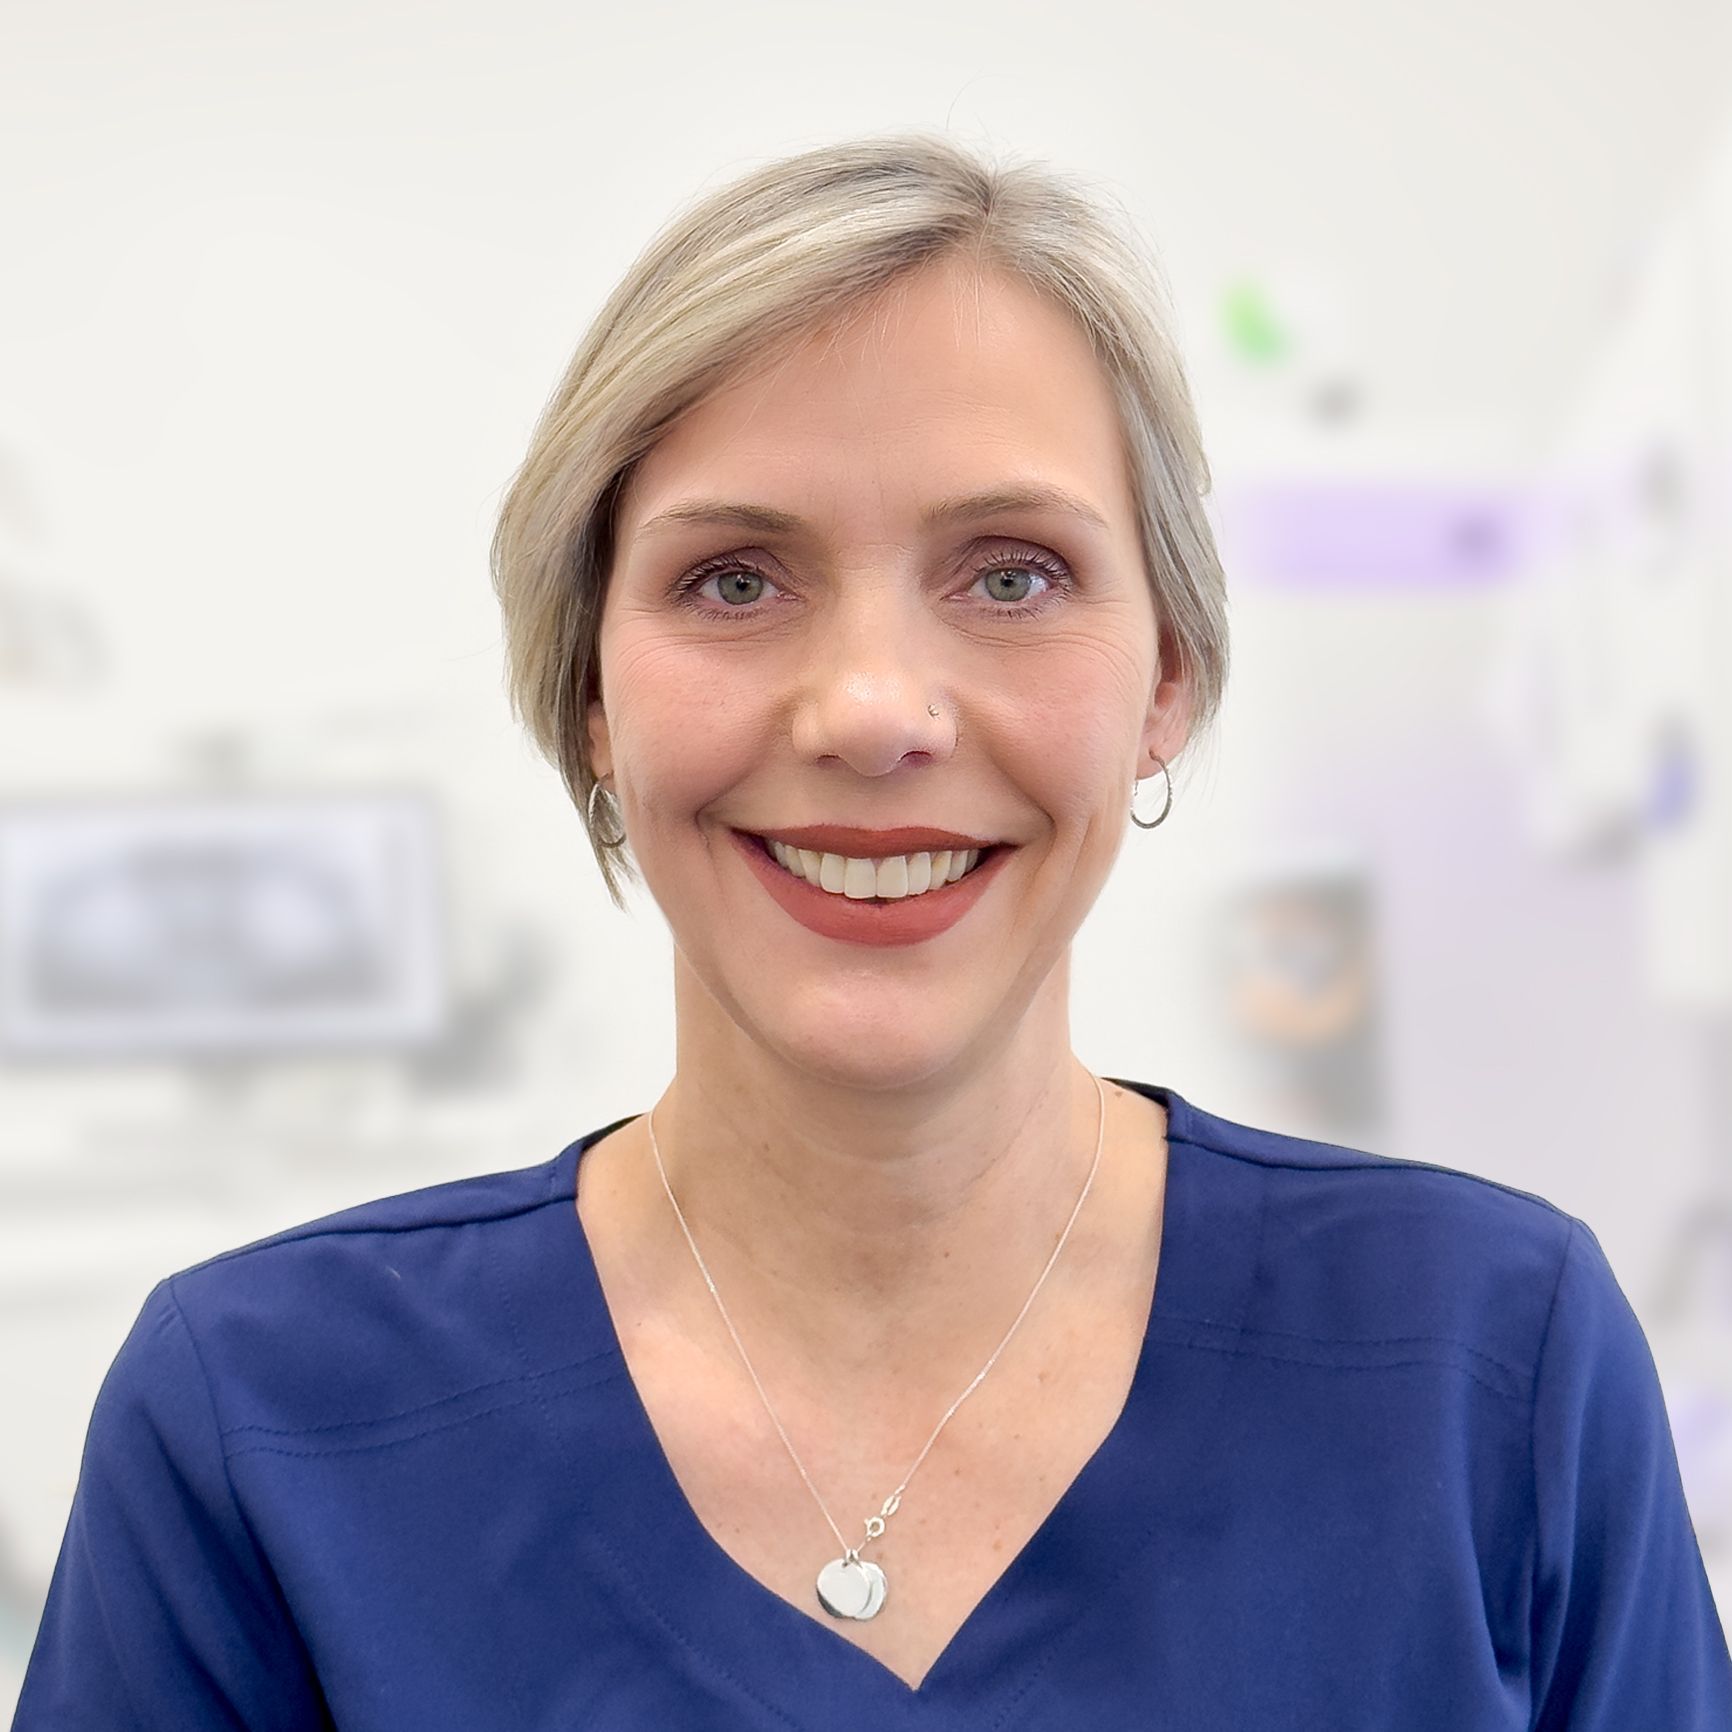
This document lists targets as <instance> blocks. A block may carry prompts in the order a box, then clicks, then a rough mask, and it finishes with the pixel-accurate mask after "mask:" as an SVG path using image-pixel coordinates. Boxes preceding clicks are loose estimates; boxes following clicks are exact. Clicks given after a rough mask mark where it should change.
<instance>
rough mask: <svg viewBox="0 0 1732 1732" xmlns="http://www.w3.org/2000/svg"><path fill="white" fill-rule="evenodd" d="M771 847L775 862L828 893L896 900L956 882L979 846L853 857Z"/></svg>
mask: <svg viewBox="0 0 1732 1732" xmlns="http://www.w3.org/2000/svg"><path fill="white" fill-rule="evenodd" d="M769 846H770V852H771V853H772V854H773V855H774V856H775V857H776V860H777V862H778V863H779V864H780V865H782V866H784V867H785V868H786V869H787V870H788V871H790V872H792V873H793V874H794V876H795V877H796V878H804V879H805V880H806V882H807V883H808V884H816V885H817V886H818V887H819V888H820V889H823V890H828V891H829V892H830V894H831V895H832V896H846V897H848V898H849V899H850V900H851V901H855V902H863V901H866V900H867V899H869V898H871V897H874V896H878V897H884V898H886V899H889V900H899V899H901V898H902V897H904V896H923V895H924V894H925V893H926V892H927V891H928V890H939V889H942V888H943V887H944V886H945V885H946V884H954V883H955V882H956V880H957V879H958V878H960V877H962V876H963V875H964V874H965V873H967V872H969V871H971V870H972V869H973V868H974V867H975V866H976V865H978V864H979V862H980V856H981V850H980V849H979V848H957V849H949V848H944V849H940V850H939V851H938V852H936V853H930V854H893V855H891V856H890V857H889V858H888V859H883V860H854V859H850V858H849V857H848V856H847V855H844V854H818V853H814V852H813V851H812V850H811V849H810V848H790V847H788V846H787V845H786V844H785V843H782V842H771V843H770V845H769Z"/></svg>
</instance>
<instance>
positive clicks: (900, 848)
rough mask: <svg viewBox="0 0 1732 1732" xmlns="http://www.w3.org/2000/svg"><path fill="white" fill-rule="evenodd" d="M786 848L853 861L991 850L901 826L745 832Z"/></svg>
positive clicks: (986, 840)
mask: <svg viewBox="0 0 1732 1732" xmlns="http://www.w3.org/2000/svg"><path fill="white" fill-rule="evenodd" d="M741 834H743V835H751V836H764V837H767V838H768V839H769V840H770V841H772V842H785V843H786V844H787V845H788V846H789V847H790V848H810V849H811V850H812V852H813V853H814V854H846V855H848V856H849V857H850V858H851V859H855V860H882V859H883V858H884V857H885V855H887V854H926V853H931V852H933V851H934V850H936V849H939V848H991V847H995V846H996V843H995V842H994V841H993V839H992V837H990V836H964V835H962V834H961V833H960V832H959V831H956V830H929V829H923V828H921V827H920V826H919V825H915V824H904V825H902V826H901V827H900V828H899V829H895V830H861V829H856V828H855V827H853V826H852V825H848V824H801V825H797V826H796V827H795V828H794V829H792V830H749V831H742V832H741Z"/></svg>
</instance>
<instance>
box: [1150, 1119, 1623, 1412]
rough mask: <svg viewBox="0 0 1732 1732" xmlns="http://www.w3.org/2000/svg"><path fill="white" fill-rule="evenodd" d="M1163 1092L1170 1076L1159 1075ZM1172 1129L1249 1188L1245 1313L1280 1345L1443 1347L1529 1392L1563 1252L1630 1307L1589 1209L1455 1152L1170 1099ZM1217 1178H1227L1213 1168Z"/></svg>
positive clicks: (1518, 1391)
mask: <svg viewBox="0 0 1732 1732" xmlns="http://www.w3.org/2000/svg"><path fill="white" fill-rule="evenodd" d="M1167 1092H1168V1093H1169V1094H1170V1091H1167ZM1167 1104H1168V1127H1169V1128H1168V1140H1169V1143H1171V1144H1173V1145H1175V1147H1176V1148H1177V1149H1178V1150H1179V1157H1180V1158H1182V1157H1183V1152H1184V1150H1185V1149H1187V1148H1188V1149H1191V1150H1194V1151H1197V1152H1198V1159H1199V1160H1200V1162H1201V1165H1202V1168H1203V1170H1204V1171H1205V1172H1209V1171H1210V1170H1218V1169H1221V1168H1223V1167H1225V1168H1230V1169H1231V1170H1232V1174H1233V1176H1234V1178H1235V1179H1236V1180H1237V1182H1238V1183H1240V1184H1241V1185H1245V1186H1248V1187H1249V1188H1250V1189H1251V1190H1253V1191H1254V1192H1255V1194H1256V1197H1257V1209H1256V1219H1257V1233H1258V1245H1257V1249H1256V1254H1255V1284H1254V1289H1253V1294H1252V1299H1251V1303H1250V1305H1249V1306H1248V1307H1247V1310H1246V1313H1245V1316H1244V1328H1245V1329H1246V1330H1247V1331H1250V1332H1257V1333H1260V1334H1262V1335H1264V1336H1265V1337H1267V1338H1268V1340H1269V1341H1270V1342H1272V1343H1275V1344H1277V1347H1278V1345H1279V1344H1280V1343H1281V1342H1285V1343H1287V1346H1288V1350H1289V1351H1293V1352H1300V1351H1306V1350H1307V1349H1305V1347H1304V1343H1307V1342H1309V1343H1311V1344H1313V1345H1312V1349H1310V1350H1312V1351H1316V1352H1318V1353H1327V1354H1330V1355H1331V1356H1334V1357H1341V1356H1347V1357H1350V1358H1354V1359H1362V1360H1364V1361H1365V1362H1367V1363H1376V1362H1384V1363H1389V1364H1392V1365H1393V1364H1398V1363H1403V1362H1407V1361H1426V1360H1431V1361H1434V1362H1437V1361H1441V1362H1445V1363H1450V1364H1454V1365H1456V1366H1458V1367H1459V1368H1460V1369H1462V1370H1464V1371H1466V1372H1467V1373H1468V1374H1469V1375H1470V1376H1473V1377H1474V1378H1475V1379H1476V1380H1477V1381H1478V1382H1479V1383H1481V1384H1482V1385H1483V1386H1484V1387H1486V1388H1488V1389H1490V1390H1492V1391H1494V1392H1496V1393H1498V1394H1501V1395H1506V1396H1510V1397H1513V1398H1516V1399H1519V1400H1523V1401H1526V1400H1528V1399H1530V1398H1531V1394H1532V1391H1533V1387H1534V1377H1535V1372H1536V1369H1537V1366H1538V1363H1539V1357H1540V1353H1541V1350H1542V1347H1543V1344H1544V1342H1545V1338H1546V1334H1547V1326H1548V1323H1549V1321H1550V1319H1551V1315H1552V1312H1553V1308H1554V1305H1555V1303H1556V1301H1557V1297H1558V1294H1559V1291H1560V1286H1561V1284H1562V1278H1563V1275H1564V1272H1565V1267H1566V1262H1568V1263H1569V1265H1570V1267H1571V1268H1572V1270H1579V1272H1580V1273H1581V1275H1582V1277H1583V1280H1582V1285H1583V1287H1584V1288H1585V1289H1587V1291H1586V1292H1584V1294H1583V1295H1582V1301H1581V1302H1583V1303H1591V1304H1596V1305H1599V1306H1601V1307H1622V1308H1623V1309H1625V1310H1627V1305H1626V1304H1625V1302H1624V1299H1623V1295H1622V1293H1621V1292H1620V1291H1619V1290H1618V1287H1617V1283H1616V1281H1615V1279H1614V1278H1613V1276H1612V1273H1611V1270H1610V1268H1609V1267H1608V1266H1607V1265H1606V1262H1605V1258H1604V1256H1603V1255H1602V1254H1601V1252H1600V1248H1599V1244H1598V1241H1597V1240H1595V1238H1594V1236H1593V1234H1592V1232H1591V1231H1590V1230H1589V1229H1588V1227H1587V1226H1586V1224H1585V1223H1583V1222H1581V1221H1579V1220H1578V1219H1577V1218H1576V1217H1574V1216H1573V1215H1571V1214H1569V1213H1568V1212H1566V1211H1565V1210H1563V1209H1561V1208H1559V1207H1558V1206H1557V1205H1556V1204H1554V1203H1552V1202H1550V1201H1548V1200H1547V1199H1546V1198H1544V1197H1541V1196H1538V1195H1536V1194H1534V1193H1532V1192H1530V1191H1524V1190H1522V1189H1520V1188H1518V1187H1516V1186H1513V1185H1508V1184H1504V1183H1501V1182H1499V1181H1497V1180H1494V1179H1490V1178H1486V1177H1484V1176H1483V1175H1480V1174H1477V1173H1473V1172H1470V1171H1468V1170H1466V1169H1465V1168H1456V1167H1450V1166H1444V1165H1439V1164H1437V1163H1433V1162H1425V1161H1414V1160H1405V1159H1401V1158H1398V1157H1395V1156H1390V1155H1381V1154H1376V1153H1372V1152H1370V1151H1368V1150H1364V1149H1358V1148H1352V1147H1348V1146H1345V1145H1342V1144H1337V1143H1331V1142H1325V1141H1320V1140H1316V1139H1312V1138H1307V1137H1300V1136H1293V1135H1289V1134H1286V1133H1282V1132H1278V1131H1271V1130H1263V1129H1258V1128H1256V1127H1254V1126H1250V1125H1245V1124H1241V1123H1238V1122H1237V1121H1235V1120H1232V1119H1228V1118H1224V1117H1222V1116H1220V1115H1219V1114H1215V1113H1210V1112H1207V1111H1204V1110H1203V1109H1201V1108H1199V1107H1197V1106H1195V1105H1193V1104H1192V1103H1190V1102H1188V1101H1186V1100H1184V1099H1183V1098H1182V1097H1179V1096H1176V1095H1175V1096H1171V1098H1170V1099H1169V1100H1168V1103H1167ZM1223 1182H1226V1181H1225V1179H1224V1178H1223Z"/></svg>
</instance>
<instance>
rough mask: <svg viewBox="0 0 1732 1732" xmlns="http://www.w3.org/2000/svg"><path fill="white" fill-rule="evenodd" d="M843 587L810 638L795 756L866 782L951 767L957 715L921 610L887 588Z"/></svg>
mask: <svg viewBox="0 0 1732 1732" xmlns="http://www.w3.org/2000/svg"><path fill="white" fill-rule="evenodd" d="M847 587H848V589H849V593H848V594H847V595H846V596H845V597H843V596H838V597H836V598H835V599H834V601H833V605H832V606H831V607H830V608H828V609H827V610H826V617H825V618H824V620H823V622H822V624H821V626H820V628H819V629H818V630H817V631H815V632H814V633H813V634H812V641H811V644H810V646H809V649H808V653H807V655H806V657H805V660H804V666H803V670H802V678H801V683H800V694H799V700H798V704H797V707H796V711H795V716H794V724H793V733H794V745H795V748H796V750H797V751H798V752H799V753H800V755H801V756H802V757H806V758H809V759H811V760H812V761H814V762H819V761H822V760H823V759H826V758H833V759H839V760H840V761H841V762H843V763H845V764H847V765H848V767H849V768H850V769H852V770H855V771H857V772H858V773H859V774H860V775H862V776H883V775H888V774H889V773H890V771H892V770H894V769H896V768H897V767H898V766H900V765H901V764H903V763H904V762H906V761H909V760H913V761H915V762H935V761H938V760H941V759H943V758H946V757H948V756H949V755H950V753H951V751H952V750H953V749H954V746H955V743H956V727H955V721H954V718H953V715H952V710H953V705H952V704H951V703H950V701H949V700H948V697H947V694H946V690H945V686H946V679H945V674H944V666H943V657H942V653H941V649H940V645H939V642H938V634H937V633H936V632H935V631H934V630H933V629H932V622H931V621H930V619H929V618H928V617H927V616H926V611H925V603H924V602H923V601H921V600H920V599H918V598H911V597H910V596H909V595H908V594H907V593H906V592H905V591H904V590H903V589H902V586H901V585H900V584H899V583H897V582H896V581H894V580H892V579H888V578H886V579H885V580H884V581H882V582H880V581H872V582H862V583H859V584H855V585H850V586H847ZM934 709H936V710H937V711H938V714H937V715H936V716H934V715H933V714H932V711H933V710H934Z"/></svg>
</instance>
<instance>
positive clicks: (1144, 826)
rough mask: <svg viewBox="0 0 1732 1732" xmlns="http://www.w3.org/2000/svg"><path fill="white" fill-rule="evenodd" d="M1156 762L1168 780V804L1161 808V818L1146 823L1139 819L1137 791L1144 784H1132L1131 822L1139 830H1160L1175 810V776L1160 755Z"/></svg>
mask: <svg viewBox="0 0 1732 1732" xmlns="http://www.w3.org/2000/svg"><path fill="white" fill-rule="evenodd" d="M1155 762H1156V763H1157V764H1159V765H1160V766H1161V774H1162V775H1163V776H1165V777H1166V778H1167V802H1166V804H1165V805H1164V806H1162V807H1161V815H1160V817H1158V818H1155V819H1153V820H1152V821H1145V820H1143V819H1141V818H1139V817H1138V816H1137V789H1138V788H1140V787H1141V786H1142V783H1141V782H1132V783H1131V822H1132V823H1133V824H1135V825H1136V827H1137V828H1138V829H1139V830H1158V829H1159V828H1160V827H1161V825H1163V824H1164V823H1166V821H1167V814H1168V813H1169V812H1170V811H1172V809H1173V775H1172V771H1170V770H1169V769H1168V768H1167V760H1166V759H1165V758H1163V757H1161V756H1159V754H1157V755H1156V757H1155Z"/></svg>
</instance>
